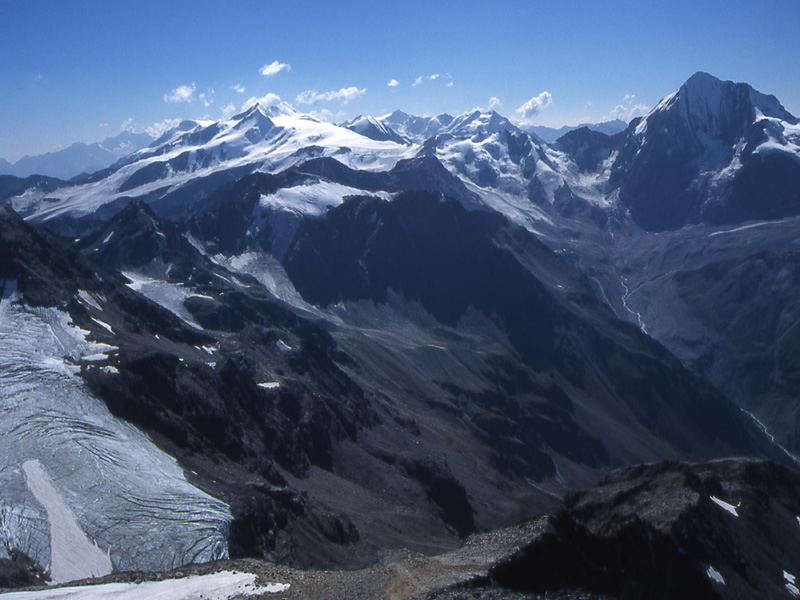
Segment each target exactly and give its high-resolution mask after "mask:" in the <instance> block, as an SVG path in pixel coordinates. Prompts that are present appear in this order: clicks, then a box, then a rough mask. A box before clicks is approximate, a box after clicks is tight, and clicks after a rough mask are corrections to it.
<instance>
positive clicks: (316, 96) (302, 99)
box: [296, 86, 367, 106]
mask: <svg viewBox="0 0 800 600" xmlns="http://www.w3.org/2000/svg"><path fill="white" fill-rule="evenodd" d="M366 93H367V88H361V89H359V88H357V87H355V86H350V87H347V88H342V89H340V90H339V91H336V90H331V91H329V92H322V93H319V92H317V90H306V91H304V92H301V93H300V94H298V95H297V99H296V100H297V103H298V104H317V103H318V102H341V104H342V106H344V105H345V104H347V103H348V102H350V101H352V100H355V99H356V98H358V97H359V96H363V95H364V94H366Z"/></svg>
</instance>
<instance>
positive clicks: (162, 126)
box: [144, 119, 181, 138]
mask: <svg viewBox="0 0 800 600" xmlns="http://www.w3.org/2000/svg"><path fill="white" fill-rule="evenodd" d="M180 123H181V120H180V119H165V120H164V121H161V122H160V123H153V124H152V125H150V127H145V129H144V130H145V132H146V133H149V134H150V135H151V136H152V137H154V138H160V137H161V136H162V135H164V134H165V133H166V132H167V131H169V130H170V129H174V128H175V127H177V126H178V125H180Z"/></svg>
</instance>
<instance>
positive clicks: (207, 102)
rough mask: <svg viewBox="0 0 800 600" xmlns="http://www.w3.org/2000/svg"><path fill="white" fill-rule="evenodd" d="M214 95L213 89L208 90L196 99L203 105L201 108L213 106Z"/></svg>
mask: <svg viewBox="0 0 800 600" xmlns="http://www.w3.org/2000/svg"><path fill="white" fill-rule="evenodd" d="M214 94H216V91H214V88H209V90H208V91H207V92H204V93H202V94H200V96H198V97H199V98H200V102H202V103H203V106H206V107H208V106H211V105H212V104H214Z"/></svg>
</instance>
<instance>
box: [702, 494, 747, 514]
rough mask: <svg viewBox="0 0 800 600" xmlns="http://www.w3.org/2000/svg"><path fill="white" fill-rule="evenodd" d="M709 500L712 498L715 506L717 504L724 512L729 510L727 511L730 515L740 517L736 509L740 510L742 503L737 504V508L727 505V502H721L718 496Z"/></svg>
mask: <svg viewBox="0 0 800 600" xmlns="http://www.w3.org/2000/svg"><path fill="white" fill-rule="evenodd" d="M709 498H711V501H712V502H713V503H714V504H716V505H717V506H719V507H720V508H722V509H723V510H727V511H728V512H729V513H731V514H732V515H733V516H734V517H738V516H739V513H738V512H737V511H736V509H737V508H739V506H741V503H739V504H737V505H736V506H734V505H733V504H728V503H727V502H725V501H724V500H720V499H719V498H717V497H716V496H709Z"/></svg>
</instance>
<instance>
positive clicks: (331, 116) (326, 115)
mask: <svg viewBox="0 0 800 600" xmlns="http://www.w3.org/2000/svg"><path fill="white" fill-rule="evenodd" d="M309 114H310V115H311V116H312V117H315V118H317V119H319V120H320V121H325V122H326V123H336V122H339V121H342V120H343V119H344V118H345V116H346V115H345V113H344V111H343V110H340V111H339V112H337V113H334V112H332V111H330V110H328V109H327V108H323V109H321V110H312V111H311V112H310V113H309Z"/></svg>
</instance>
